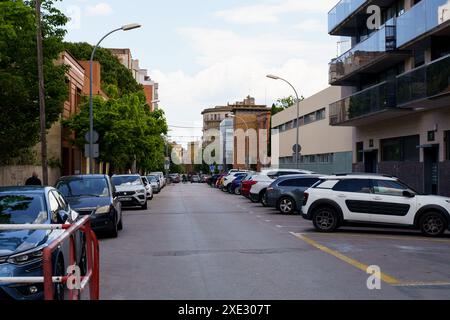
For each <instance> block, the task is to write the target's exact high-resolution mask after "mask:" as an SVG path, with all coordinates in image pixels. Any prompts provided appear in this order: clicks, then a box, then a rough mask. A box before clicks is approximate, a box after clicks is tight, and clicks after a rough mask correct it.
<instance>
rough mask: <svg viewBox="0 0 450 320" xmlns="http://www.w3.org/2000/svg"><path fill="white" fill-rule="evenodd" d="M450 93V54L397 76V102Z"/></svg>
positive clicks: (401, 102)
mask: <svg viewBox="0 0 450 320" xmlns="http://www.w3.org/2000/svg"><path fill="white" fill-rule="evenodd" d="M449 93H450V55H447V56H445V57H442V58H440V59H438V60H435V61H433V62H431V63H429V64H427V65H424V66H421V67H419V68H416V69H414V70H411V71H409V72H406V73H404V74H401V75H399V76H398V77H397V104H398V105H399V106H402V105H405V104H407V103H410V102H413V101H416V100H422V99H426V98H431V97H435V96H439V95H443V94H449Z"/></svg>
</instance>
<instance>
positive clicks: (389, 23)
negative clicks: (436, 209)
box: [329, 0, 450, 196]
mask: <svg viewBox="0 0 450 320" xmlns="http://www.w3.org/2000/svg"><path fill="white" fill-rule="evenodd" d="M348 2H349V1H347V0H342V1H340V2H339V3H338V4H337V5H336V6H335V7H334V8H333V9H332V10H331V11H330V13H329V33H330V34H331V35H335V36H341V37H347V38H348V39H349V41H350V43H351V49H350V50H349V51H347V52H346V53H344V54H343V55H341V56H340V57H338V58H336V59H333V60H332V62H331V63H330V73H329V74H330V84H332V85H339V86H347V87H349V88H351V90H352V94H350V95H348V96H347V97H344V98H343V99H339V100H336V101H335V102H334V103H332V104H331V105H330V111H331V116H330V124H332V125H333V126H341V127H348V126H351V127H355V138H354V141H353V169H354V171H362V172H375V173H384V174H391V175H395V176H397V177H399V178H400V179H402V180H404V181H405V182H407V183H409V184H410V185H412V186H413V187H414V188H416V189H417V190H418V191H420V192H425V193H430V194H441V195H447V196H449V195H450V179H449V177H450V1H448V0H392V1H376V0H373V1H361V0H351V1H350V4H349V3H348ZM374 4H375V5H379V6H380V9H381V16H380V18H381V24H380V26H377V27H376V28H371V29H373V30H370V29H369V28H368V26H370V23H369V24H368V23H367V21H368V20H367V18H368V15H367V14H366V12H367V8H368V6H369V5H374Z"/></svg>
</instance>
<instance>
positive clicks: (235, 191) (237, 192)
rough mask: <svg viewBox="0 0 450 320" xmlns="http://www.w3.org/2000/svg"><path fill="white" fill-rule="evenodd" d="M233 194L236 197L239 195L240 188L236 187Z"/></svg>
mask: <svg viewBox="0 0 450 320" xmlns="http://www.w3.org/2000/svg"><path fill="white" fill-rule="evenodd" d="M234 194H235V195H237V196H240V195H241V188H239V187H237V188H236V189H234Z"/></svg>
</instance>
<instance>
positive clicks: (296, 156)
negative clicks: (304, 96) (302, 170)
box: [267, 74, 300, 169]
mask: <svg viewBox="0 0 450 320" xmlns="http://www.w3.org/2000/svg"><path fill="white" fill-rule="evenodd" d="M267 78H269V79H272V80H281V81H284V82H286V83H287V84H288V85H289V86H290V87H291V88H292V89H293V90H294V92H295V97H296V104H297V133H296V142H295V148H294V149H295V165H296V168H297V169H299V153H300V150H299V143H300V142H299V135H300V104H299V100H300V99H299V97H298V93H297V90H296V89H295V87H294V86H293V85H292V84H291V83H290V82H289V81H287V80H286V79H283V78H280V77H278V76H275V75H272V74H269V75H267Z"/></svg>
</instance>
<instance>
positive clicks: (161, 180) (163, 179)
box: [150, 172, 167, 189]
mask: <svg viewBox="0 0 450 320" xmlns="http://www.w3.org/2000/svg"><path fill="white" fill-rule="evenodd" d="M150 175H151V176H157V177H158V178H159V185H160V186H161V189H163V188H164V187H165V186H166V184H167V181H166V177H165V175H164V172H151V173H150Z"/></svg>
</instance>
